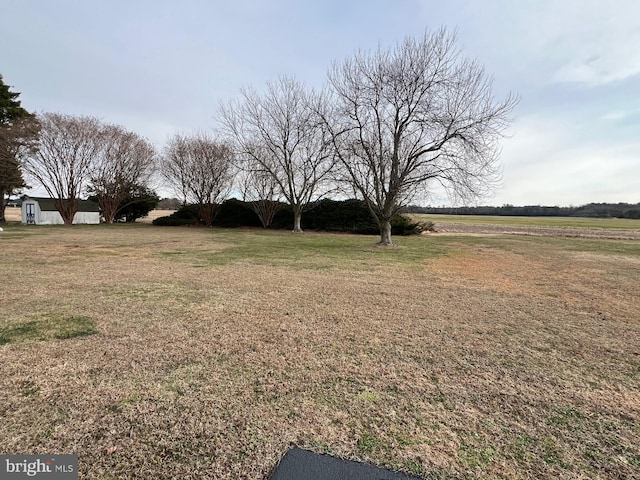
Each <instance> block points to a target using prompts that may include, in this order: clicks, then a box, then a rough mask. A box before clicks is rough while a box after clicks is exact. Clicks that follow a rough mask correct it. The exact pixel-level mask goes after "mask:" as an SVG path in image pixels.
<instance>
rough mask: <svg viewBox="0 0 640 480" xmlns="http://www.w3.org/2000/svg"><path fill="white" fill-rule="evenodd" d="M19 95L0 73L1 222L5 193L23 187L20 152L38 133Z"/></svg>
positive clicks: (32, 145) (32, 117) (29, 145)
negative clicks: (21, 103) (10, 87)
mask: <svg viewBox="0 0 640 480" xmlns="http://www.w3.org/2000/svg"><path fill="white" fill-rule="evenodd" d="M19 96H20V93H18V92H12V91H11V90H10V89H9V85H5V83H4V81H3V80H2V75H0V222H5V217H4V209H5V195H11V194H13V193H14V192H15V191H16V190H19V189H20V188H23V187H26V184H25V182H24V178H23V176H22V170H21V169H20V155H21V154H22V153H24V151H25V150H27V149H29V148H34V146H35V139H36V138H37V134H38V130H37V121H36V119H35V115H33V114H31V113H29V112H27V111H26V110H25V109H24V108H22V106H21V105H20V100H18V97H19Z"/></svg>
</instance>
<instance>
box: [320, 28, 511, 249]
mask: <svg viewBox="0 0 640 480" xmlns="http://www.w3.org/2000/svg"><path fill="white" fill-rule="evenodd" d="M329 86H330V92H331V94H332V95H333V97H334V103H333V105H334V107H335V108H334V109H333V110H332V111H328V110H325V111H324V113H322V115H323V118H324V120H325V123H326V125H327V126H328V128H330V130H331V132H332V135H333V141H334V146H335V148H336V151H337V154H338V157H339V159H340V161H341V164H342V168H343V171H344V174H345V176H346V178H347V179H348V181H349V182H350V184H351V186H352V187H353V189H354V191H356V192H357V193H358V194H359V195H360V196H362V198H363V199H364V201H365V202H366V203H367V205H368V207H369V209H370V210H371V213H372V214H373V215H374V217H375V219H376V220H377V222H378V225H379V226H380V244H382V245H392V241H391V218H392V217H393V215H394V214H396V213H398V212H399V210H400V209H401V207H402V206H404V205H406V204H407V203H408V202H409V201H410V200H411V198H412V196H414V195H415V194H416V193H417V192H418V191H419V189H420V188H424V189H429V188H431V187H433V186H434V182H435V183H436V184H440V185H442V186H443V187H444V188H445V189H446V190H447V191H448V193H449V194H450V195H452V196H458V197H463V198H470V197H471V198H473V197H478V196H480V195H483V194H484V193H486V191H488V190H489V189H491V187H492V186H493V185H494V183H495V182H496V181H497V180H498V178H499V167H498V165H497V159H498V140H499V139H500V138H501V136H502V133H503V132H504V130H505V129H506V128H507V126H508V124H509V122H510V120H509V115H510V113H511V111H512V110H513V108H514V106H515V104H516V103H517V99H516V98H515V97H513V96H511V95H509V96H508V97H507V98H506V99H505V100H503V101H500V102H496V101H494V98H493V95H492V81H491V79H490V78H487V77H486V75H485V73H484V70H483V68H482V67H481V66H480V65H478V64H477V63H476V62H473V61H469V60H466V59H464V58H461V56H460V52H459V50H458V49H457V47H456V37H455V35H454V34H450V33H448V32H447V31H446V30H445V29H441V30H439V31H436V32H433V33H428V32H427V33H425V35H424V37H422V38H420V39H412V38H407V39H406V40H405V41H404V42H403V43H401V44H399V45H398V46H397V47H396V48H395V49H392V50H384V49H381V48H379V49H378V50H377V51H375V52H373V53H370V52H366V53H363V52H359V53H357V54H355V55H354V56H353V57H351V58H349V59H347V60H346V61H344V62H343V63H339V64H338V63H336V64H334V65H333V67H332V68H331V69H330V71H329ZM317 110H318V111H319V112H322V108H320V107H319V108H318V109H317Z"/></svg>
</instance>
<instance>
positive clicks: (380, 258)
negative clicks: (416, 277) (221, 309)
mask: <svg viewBox="0 0 640 480" xmlns="http://www.w3.org/2000/svg"><path fill="white" fill-rule="evenodd" d="M207 232H209V233H210V235H211V240H212V242H213V243H212V246H215V245H216V244H217V243H218V242H219V243H221V244H224V245H226V246H225V247H224V248H221V249H218V250H214V249H212V250H204V249H185V248H176V249H175V250H163V251H161V252H160V255H161V256H163V257H165V258H167V259H170V260H173V261H178V262H184V263H190V264H191V265H192V266H194V267H202V266H203V265H207V266H215V265H219V266H222V265H229V264H233V263H238V262H242V263H246V262H250V263H252V264H256V265H265V266H273V267H279V266H283V267H291V268H296V269H300V270H331V269H340V270H342V269H355V270H362V269H369V268H372V267H376V266H383V265H389V264H390V263H393V265H394V267H407V268H414V267H416V266H420V265H421V263H420V262H421V260H423V259H425V258H429V257H438V256H441V255H444V254H445V253H446V251H447V247H446V244H445V243H443V242H441V241H438V240H436V239H435V238H434V241H431V239H426V238H424V237H394V242H396V243H397V246H395V247H391V248H389V247H379V246H377V245H376V242H377V241H378V237H375V236H362V235H348V234H327V233H315V232H306V233H303V234H293V233H290V232H279V231H275V232H274V231H255V230H251V231H247V230H221V229H213V230H208V231H207Z"/></svg>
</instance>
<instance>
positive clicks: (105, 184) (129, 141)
mask: <svg viewBox="0 0 640 480" xmlns="http://www.w3.org/2000/svg"><path fill="white" fill-rule="evenodd" d="M154 160H155V149H154V148H153V145H152V144H151V143H150V142H149V141H148V140H146V139H145V138H143V137H141V136H140V135H138V134H137V133H134V132H130V131H128V130H126V129H125V128H123V127H121V126H119V125H105V126H104V127H103V129H102V137H101V148H100V150H99V154H98V158H97V159H96V166H95V170H94V173H93V174H92V176H91V187H90V188H91V193H92V194H94V195H95V196H96V197H97V199H98V204H99V205H100V210H101V211H102V216H103V217H104V220H105V222H106V223H113V221H114V219H115V217H116V215H117V213H118V210H119V209H120V208H122V207H123V205H122V203H123V201H124V200H125V199H127V198H129V197H130V196H131V194H132V192H134V191H135V190H137V189H139V188H140V187H144V186H146V185H147V184H148V182H149V180H150V177H151V175H152V173H153V167H154Z"/></svg>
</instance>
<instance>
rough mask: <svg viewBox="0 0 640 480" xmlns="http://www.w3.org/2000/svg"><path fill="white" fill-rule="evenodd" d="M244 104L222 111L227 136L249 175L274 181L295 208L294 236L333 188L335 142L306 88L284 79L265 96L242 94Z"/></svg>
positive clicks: (224, 107) (234, 105) (227, 107)
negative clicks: (304, 218) (311, 208)
mask: <svg viewBox="0 0 640 480" xmlns="http://www.w3.org/2000/svg"><path fill="white" fill-rule="evenodd" d="M241 95H242V99H241V101H236V102H230V103H229V104H227V105H223V106H222V107H221V118H222V125H223V131H224V132H225V133H226V134H227V135H229V137H230V138H231V139H232V140H233V142H234V143H235V146H236V148H237V150H238V153H239V155H240V156H242V158H243V159H245V160H246V162H247V163H248V167H247V168H246V169H247V170H255V171H259V172H264V173H265V174H268V175H270V176H271V177H272V178H273V179H274V180H275V183H276V184H277V186H278V189H279V191H280V193H281V194H282V196H283V197H284V198H285V199H286V200H287V202H289V204H290V205H291V207H292V208H293V214H294V222H293V231H294V232H301V231H302V227H301V219H302V212H303V211H304V210H305V209H307V208H308V207H309V205H310V204H311V203H312V202H313V201H315V200H317V199H318V198H320V197H322V196H323V195H325V194H326V193H327V192H328V190H329V188H328V186H329V184H330V183H329V182H330V175H329V174H330V172H331V170H332V169H333V167H334V165H335V155H334V153H333V149H332V144H331V137H330V135H329V131H328V129H327V127H326V125H324V124H323V122H321V121H320V119H319V117H318V115H317V114H316V112H315V111H314V109H313V108H312V103H313V102H318V101H319V100H318V99H316V98H314V95H313V94H311V93H309V92H307V91H306V90H305V87H304V85H303V84H302V83H300V82H298V81H296V80H294V79H291V78H285V77H281V78H279V79H278V81H276V82H274V83H267V91H266V93H265V94H264V95H259V94H257V93H256V92H255V91H254V90H251V89H242V90H241Z"/></svg>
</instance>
